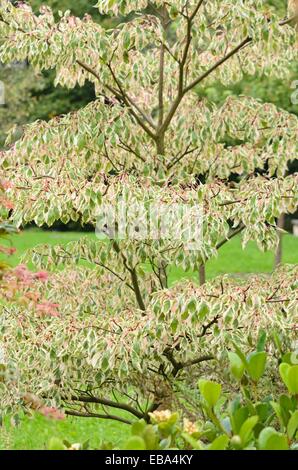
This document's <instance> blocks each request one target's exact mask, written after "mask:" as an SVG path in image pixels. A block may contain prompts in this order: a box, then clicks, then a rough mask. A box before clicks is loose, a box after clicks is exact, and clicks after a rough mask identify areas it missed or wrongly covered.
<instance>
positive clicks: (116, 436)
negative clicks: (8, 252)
mask: <svg viewBox="0 0 298 470" xmlns="http://www.w3.org/2000/svg"><path fill="white" fill-rule="evenodd" d="M84 235H85V234H84ZM81 236H82V234H81V233H76V232H48V231H41V230H37V229H30V230H26V231H25V232H23V233H21V234H19V235H14V236H13V237H12V243H13V246H15V247H16V248H17V253H16V255H14V256H13V257H12V258H11V263H12V264H13V265H16V264H17V263H19V261H20V258H21V256H22V254H23V253H24V252H25V251H26V250H27V249H29V248H32V247H34V246H36V245H38V244H42V243H47V244H51V245H55V244H57V243H67V242H69V241H73V240H77V239H79V238H80V237H81ZM87 236H88V237H93V238H94V237H95V236H94V234H87ZM283 246H284V256H283V261H284V262H285V263H292V264H296V263H298V238H294V237H293V236H291V235H286V236H285V237H284V240H283ZM273 260H274V255H273V253H270V252H268V253H261V252H260V251H259V250H258V249H257V247H256V245H255V244H254V243H250V244H249V245H248V247H247V249H246V250H244V251H243V250H242V248H241V239H240V238H235V239H234V240H232V241H231V242H230V243H228V244H226V245H225V246H224V247H223V248H222V249H221V251H220V254H219V256H218V258H216V259H214V260H212V261H210V262H209V263H208V265H207V277H208V279H210V278H213V277H215V276H217V275H220V274H223V273H252V272H270V271H272V267H273ZM183 276H184V277H185V276H186V277H188V278H196V277H197V274H196V273H187V274H186V275H185V273H183V272H182V271H181V270H178V269H172V270H171V274H170V280H171V282H174V281H177V280H179V279H181V278H182V277H183ZM125 429H126V428H125V425H122V424H120V423H117V422H111V421H98V420H96V419H77V418H67V419H66V420H64V421H50V420H48V419H47V418H44V417H42V416H40V415H35V416H34V417H24V418H22V419H21V421H20V424H19V425H18V426H12V425H11V424H10V421H9V420H5V423H4V426H3V427H2V428H0V449H4V448H6V449H7V448H11V449H44V448H45V447H46V445H47V443H48V442H49V439H50V438H51V437H53V436H57V437H61V438H64V439H67V440H69V441H70V442H72V443H73V442H78V441H80V442H82V441H86V440H89V441H90V443H91V446H92V447H96V446H98V444H99V443H100V442H101V441H111V442H113V443H114V444H115V445H117V444H120V443H121V441H122V439H123V437H124V435H125Z"/></svg>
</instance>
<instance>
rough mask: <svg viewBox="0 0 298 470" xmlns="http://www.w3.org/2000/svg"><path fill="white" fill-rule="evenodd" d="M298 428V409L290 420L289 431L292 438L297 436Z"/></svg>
mask: <svg viewBox="0 0 298 470" xmlns="http://www.w3.org/2000/svg"><path fill="white" fill-rule="evenodd" d="M297 430H298V410H296V411H295V413H293V414H292V416H291V418H290V419H289V422H288V426H287V433H288V436H289V438H290V439H293V438H294V437H295V436H296V432H297Z"/></svg>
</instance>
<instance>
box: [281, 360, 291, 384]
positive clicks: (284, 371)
mask: <svg viewBox="0 0 298 470" xmlns="http://www.w3.org/2000/svg"><path fill="white" fill-rule="evenodd" d="M290 368H291V366H290V364H287V363H285V362H283V363H282V364H280V366H279V373H280V376H281V378H282V380H283V382H284V384H285V385H286V386H287V387H288V373H289V370H290ZM288 388H289V387H288Z"/></svg>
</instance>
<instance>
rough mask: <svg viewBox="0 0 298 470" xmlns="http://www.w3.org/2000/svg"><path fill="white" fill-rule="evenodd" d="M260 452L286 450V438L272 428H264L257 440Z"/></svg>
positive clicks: (287, 447)
mask: <svg viewBox="0 0 298 470" xmlns="http://www.w3.org/2000/svg"><path fill="white" fill-rule="evenodd" d="M258 444H259V449H260V450H288V449H289V445H288V441H287V437H286V436H285V435H283V434H281V433H278V432H277V431H275V429H273V428H271V427H270V428H265V429H263V431H261V433H260V435H259V439H258Z"/></svg>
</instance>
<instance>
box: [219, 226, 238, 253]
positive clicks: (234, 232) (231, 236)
mask: <svg viewBox="0 0 298 470" xmlns="http://www.w3.org/2000/svg"><path fill="white" fill-rule="evenodd" d="M244 229H245V225H240V227H238V228H237V229H235V230H234V231H233V232H231V233H230V234H229V235H228V237H227V238H225V239H224V240H222V241H221V242H220V243H218V244H217V246H216V249H217V250H219V249H220V248H221V247H222V246H224V245H225V244H226V243H228V242H229V241H230V240H232V238H234V237H236V236H237V235H239V233H241V232H243V230H244Z"/></svg>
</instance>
